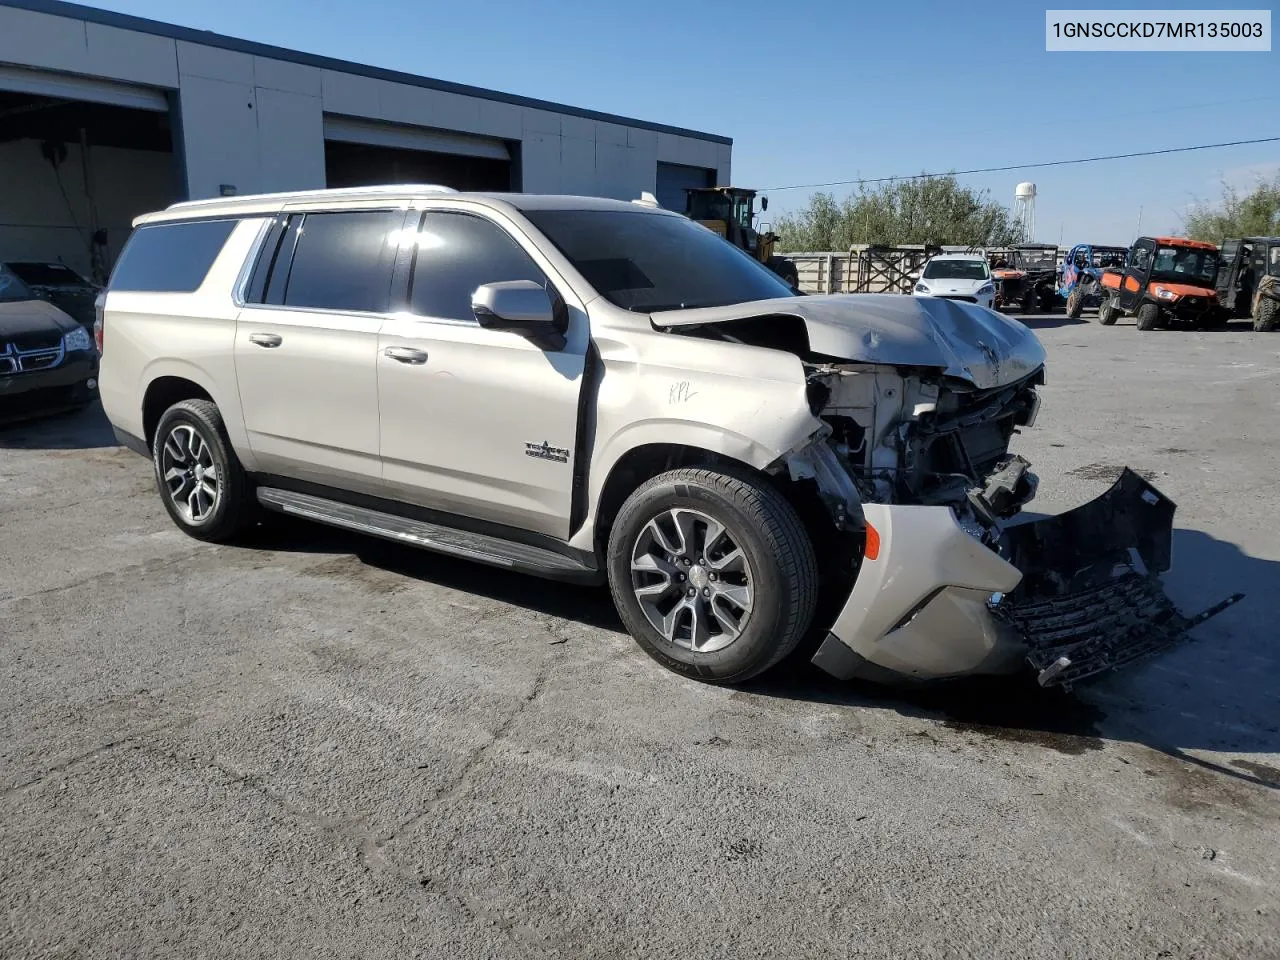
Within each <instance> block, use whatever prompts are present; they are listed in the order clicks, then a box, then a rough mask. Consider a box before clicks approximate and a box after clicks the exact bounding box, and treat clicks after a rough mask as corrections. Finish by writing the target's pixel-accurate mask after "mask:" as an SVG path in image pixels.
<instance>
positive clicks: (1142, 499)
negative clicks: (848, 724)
mask: <svg viewBox="0 0 1280 960" xmlns="http://www.w3.org/2000/svg"><path fill="white" fill-rule="evenodd" d="M135 226H136V230H135V231H134V234H133V236H132V238H131V239H130V241H129V243H128V245H127V247H126V249H125V251H124V252H123V254H122V256H121V258H120V261H119V263H118V264H117V266H116V268H115V272H114V274H113V276H112V278H111V283H110V286H109V289H108V292H107V294H106V298H105V303H104V309H103V314H102V319H101V320H100V322H99V328H98V331H97V334H98V337H99V343H100V347H101V353H102V365H101V375H100V378H99V379H100V391H101V396H102V402H103V405H104V407H105V408H106V412H107V414H108V416H109V417H110V419H111V422H112V424H113V425H114V427H115V430H116V434H117V436H118V437H119V439H120V440H121V442H123V443H125V444H126V445H128V446H130V447H132V448H134V449H136V450H137V451H138V452H139V453H142V454H144V455H146V456H148V457H149V458H151V460H152V462H153V464H154V468H155V477H156V482H157V486H158V488H159V492H160V496H161V498H162V500H163V502H164V505H165V508H166V509H167V510H168V512H169V514H170V516H171V517H172V518H173V520H174V522H175V523H176V524H177V525H178V526H179V527H180V528H181V529H182V530H184V531H186V532H187V533H189V534H190V535H192V536H194V537H198V538H200V539H205V540H214V541H232V540H234V539H235V537H236V536H237V534H240V533H241V532H243V531H244V530H245V529H246V527H248V526H249V525H251V524H254V523H256V522H257V521H258V519H259V518H260V516H261V515H262V514H261V511H263V510H268V511H281V512H284V513H288V514H292V515H295V516H298V517H304V518H309V519H311V520H315V521H318V522H321V523H327V524H332V525H334V526H338V527H344V528H347V529H350V530H356V531H361V532H364V533H368V534H371V535H374V536H380V537H386V538H389V539H392V540H397V541H400V542H403V543H407V544H412V545H414V546H418V547H422V548H425V549H428V550H435V551H440V552H443V553H447V554H452V555H454V556H457V557H462V558H465V559H467V560H472V561H476V562H478V563H485V564H492V565H495V566H500V567H508V568H512V569H515V570H521V571H526V572H528V573H531V574H537V575H541V576H544V577H549V578H553V579H563V580H574V581H581V582H588V583H600V582H604V581H607V582H608V584H609V586H610V588H611V590H612V592H613V596H614V599H615V602H616V604H617V607H618V611H619V614H620V615H621V617H622V620H623V622H624V623H625V625H626V627H627V629H628V630H629V631H630V632H631V633H632V635H633V636H634V637H635V639H636V640H637V641H638V642H639V643H640V645H641V646H642V647H643V648H644V650H645V651H646V652H648V653H649V654H650V655H651V656H652V657H654V658H655V659H656V660H658V661H659V662H661V663H662V664H664V665H665V666H667V667H669V668H670V669H672V670H675V671H678V672H680V673H682V674H685V675H688V676H691V677H696V678H700V679H705V680H709V681H715V682H726V683H730V682H736V681H741V680H744V679H746V678H748V677H751V676H754V675H756V674H758V673H760V672H762V671H764V670H766V669H768V668H769V667H771V666H772V665H774V664H776V663H777V662H778V661H779V660H781V659H782V658H783V657H785V656H787V655H788V654H789V653H790V652H792V651H793V650H794V649H795V648H796V647H797V646H798V645H800V644H801V643H802V641H805V652H806V654H808V655H812V658H813V660H814V662H815V663H817V664H818V665H819V666H821V667H822V668H823V669H825V670H827V671H829V672H830V673H832V674H834V675H836V676H838V677H855V676H856V677H867V678H873V679H878V680H886V681H897V682H903V681H923V680H934V679H941V678H947V677H955V676H961V675H967V674H977V673H1000V672H1012V671H1016V670H1020V669H1026V668H1028V667H1029V668H1030V669H1031V670H1032V671H1034V672H1035V674H1036V675H1037V676H1038V677H1039V679H1040V682H1041V683H1042V684H1046V685H1048V684H1059V685H1066V684H1071V683H1075V682H1077V681H1079V680H1081V679H1084V678H1085V677H1088V676H1091V675H1093V674H1096V673H1098V672H1099V671H1102V670H1104V669H1107V668H1109V667H1112V666H1116V665H1118V664H1121V663H1124V662H1127V661H1129V660H1133V659H1136V658H1137V657H1140V656H1143V655H1145V654H1148V653H1152V652H1154V651H1156V650H1159V649H1162V648H1164V647H1167V646H1169V645H1170V644H1172V643H1173V642H1175V641H1176V640H1177V639H1179V638H1180V637H1181V636H1182V635H1183V633H1184V632H1185V630H1186V628H1187V627H1188V626H1189V625H1190V624H1191V623H1192V622H1193V621H1190V620H1188V619H1187V618H1184V617H1183V616H1181V615H1180V614H1179V613H1178V612H1177V611H1176V609H1175V608H1174V607H1173V605H1172V604H1171V602H1170V601H1169V600H1168V599H1167V598H1166V597H1165V595H1164V593H1163V591H1162V589H1161V587H1160V583H1159V580H1158V577H1157V574H1158V573H1159V572H1160V571H1162V570H1164V569H1166V568H1167V567H1168V566H1169V562H1170V537H1171V527H1172V519H1173V510H1174V506H1173V504H1172V503H1171V502H1170V501H1169V500H1168V499H1167V498H1165V497H1164V496H1163V495H1161V494H1160V493H1159V492H1158V491H1156V490H1154V489H1153V488H1152V487H1151V486H1150V485H1149V484H1147V483H1146V482H1145V481H1144V480H1142V479H1141V478H1139V477H1138V476H1137V475H1135V474H1133V473H1130V472H1128V471H1126V472H1125V473H1124V474H1123V475H1122V476H1121V477H1120V478H1119V480H1117V482H1116V484H1115V486H1114V487H1113V488H1112V489H1111V490H1110V491H1109V492H1108V493H1107V494H1105V495H1104V496H1103V497H1101V498H1099V499H1098V500H1096V501H1094V502H1092V503H1090V504H1086V505H1084V506H1082V507H1080V508H1077V509H1076V510H1073V511H1070V512H1068V513H1066V514H1063V515H1061V516H1058V517H1053V518H1049V519H1046V520H1041V521H1038V522H1035V523H1017V522H1011V521H1013V520H1015V518H1016V515H1017V513H1018V511H1019V510H1020V508H1021V507H1022V506H1023V504H1025V503H1026V502H1027V501H1028V500H1029V499H1030V498H1031V496H1032V495H1033V493H1034V490H1035V477H1034V476H1033V475H1032V474H1031V473H1030V471H1029V470H1028V466H1029V465H1028V463H1027V462H1026V461H1025V460H1024V459H1022V458H1021V457H1018V456H1016V455H1012V454H1010V452H1009V445H1010V441H1011V440H1012V438H1013V437H1014V435H1015V433H1016V432H1017V431H1018V430H1019V429H1022V428H1027V427H1030V426H1032V424H1033V423H1034V421H1035V418H1036V413H1037V408H1038V405H1039V401H1038V398H1037V394H1036V387H1037V385H1038V384H1040V383H1041V382H1042V381H1043V377H1044V369H1043V366H1044V359H1045V355H1044V351H1043V350H1042V348H1041V346H1040V343H1039V342H1038V341H1037V339H1036V337H1035V336H1034V334H1032V333H1031V332H1030V331H1029V330H1028V329H1027V328H1026V327H1024V326H1023V325H1022V324H1020V323H1018V322H1017V321H1015V320H1012V319H1009V318H1006V317H1003V316H1000V315H998V314H996V313H994V312H992V311H990V310H988V309H985V308H983V307H980V306H976V305H972V304H967V303H962V302H955V301H951V300H946V299H931V298H920V297H905V296H892V295H884V296H876V295H859V296H801V295H798V294H797V292H796V291H794V290H793V289H791V288H790V287H788V286H787V285H786V284H785V283H783V281H781V280H780V279H779V278H778V277H777V276H775V275H774V274H773V273H771V272H770V271H769V270H768V269H766V268H765V267H763V266H761V265H760V264H759V263H757V262H755V261H754V260H753V259H751V258H750V257H748V256H746V255H745V254H743V253H742V252H741V251H739V250H737V249H736V248H734V247H732V246H731V245H729V244H727V243H725V242H724V241H723V240H721V239H720V238H719V237H717V236H716V235H715V234H713V233H712V232H710V231H709V230H707V229H705V228H703V227H701V226H699V225H698V224H696V223H694V222H692V221H690V220H688V219H686V218H684V217H682V216H680V215H677V214H675V213H671V212H669V211H666V210H662V209H659V208H658V207H657V206H656V204H654V203H652V202H640V203H627V202H621V201H611V200H600V199H589V198H582V197H555V196H525V195H479V194H465V193H455V192H453V191H450V190H447V189H444V188H437V187H426V186H391V187H380V188H364V189H350V190H331V191H317V192H307V193H293V194H274V195H264V196H254V197H236V198H225V199H213V200H201V201H194V202H189V203H179V204H175V205H174V206H172V207H170V208H169V209H167V210H164V211H161V212H158V213H153V214H148V215H146V216H143V217H140V218H138V220H137V221H136V223H135ZM1213 612H1216V610H1214V611H1208V612H1207V614H1211V613H1213ZM1203 616H1204V615H1202V617H1203ZM806 638H808V639H807V640H806Z"/></svg>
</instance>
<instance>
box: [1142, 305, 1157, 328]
mask: <svg viewBox="0 0 1280 960" xmlns="http://www.w3.org/2000/svg"><path fill="white" fill-rule="evenodd" d="M1137 318H1138V329H1139V330H1154V329H1155V328H1156V327H1158V326H1160V308H1159V307H1158V306H1156V305H1155V304H1154V303H1144V304H1142V306H1140V307H1138V313H1137Z"/></svg>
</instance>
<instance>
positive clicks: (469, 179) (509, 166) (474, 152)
mask: <svg viewBox="0 0 1280 960" xmlns="http://www.w3.org/2000/svg"><path fill="white" fill-rule="evenodd" d="M515 149H516V148H513V147H512V146H509V145H508V144H507V143H506V142H505V141H503V140H497V139H492V138H489V137H477V136H472V135H470V134H465V133H453V132H450V131H444V130H432V129H428V128H425V127H408V126H399V125H396V124H389V123H376V122H372V121H366V120H356V119H352V118H349V117H337V116H326V117H325V119H324V165H325V181H326V183H327V185H328V186H330V187H364V186H370V185H372V184H379V183H438V184H441V185H443V186H446V187H453V188H454V189H455V190H501V191H506V190H519V189H520V184H519V183H518V182H516V173H515V164H514V163H513V153H514V151H515Z"/></svg>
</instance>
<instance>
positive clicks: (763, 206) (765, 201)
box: [760, 197, 769, 213]
mask: <svg viewBox="0 0 1280 960" xmlns="http://www.w3.org/2000/svg"><path fill="white" fill-rule="evenodd" d="M768 209H769V198H768V197H761V198H760V212H761V213H764V212H765V211H766V210H768Z"/></svg>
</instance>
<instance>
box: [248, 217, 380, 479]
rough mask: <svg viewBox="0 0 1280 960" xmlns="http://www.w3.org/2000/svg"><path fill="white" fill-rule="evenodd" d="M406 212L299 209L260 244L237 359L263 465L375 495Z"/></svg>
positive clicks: (281, 472)
mask: <svg viewBox="0 0 1280 960" xmlns="http://www.w3.org/2000/svg"><path fill="white" fill-rule="evenodd" d="M404 217H405V213H404V211H403V210H387V209H375V210H368V209H363V210H361V209H348V210H339V211H317V212H299V213H294V214H292V215H290V216H288V217H287V219H286V220H285V221H284V222H283V223H282V224H281V226H280V227H279V228H278V233H279V242H278V243H277V244H276V245H275V249H265V250H264V251H263V253H262V255H261V257H260V260H259V263H258V265H257V267H256V268H255V271H254V274H253V277H252V278H251V280H250V285H249V290H248V293H247V296H246V300H248V301H250V302H246V303H245V305H244V307H243V308H242V310H241V311H240V316H239V319H238V322H237V324H236V343H235V360H236V378H237V382H238V383H239V387H240V399H241V402H242V404H243V407H244V422H245V427H246V429H247V431H248V436H249V444H250V446H251V447H252V448H253V452H254V453H255V454H256V455H257V458H258V462H259V465H260V468H261V469H262V470H263V471H264V472H267V473H273V474H279V475H282V476H285V477H293V478H297V479H302V480H307V481H310V482H314V483H320V484H324V485H331V486H342V487H347V488H351V489H354V490H357V491H364V492H370V493H378V492H380V489H381V476H382V464H381V461H380V460H379V456H378V371H377V362H376V356H377V350H378V332H379V330H380V329H381V327H382V323H383V319H384V317H385V315H386V313H387V310H388V308H389V304H390V291H391V278H392V269H393V266H394V260H395V254H396V248H397V245H398V241H399V231H400V229H401V227H402V226H403V224H404ZM268 246H269V247H270V246H271V244H268Z"/></svg>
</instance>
